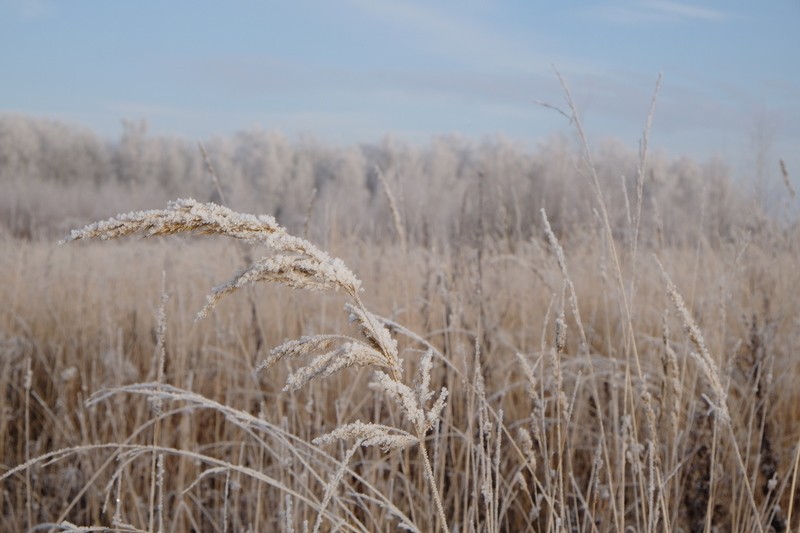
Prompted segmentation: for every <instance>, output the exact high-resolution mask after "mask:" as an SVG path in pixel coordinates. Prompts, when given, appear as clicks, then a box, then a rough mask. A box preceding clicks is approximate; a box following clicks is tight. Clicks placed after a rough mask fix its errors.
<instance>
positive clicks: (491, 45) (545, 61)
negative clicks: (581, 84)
mask: <svg viewBox="0 0 800 533" xmlns="http://www.w3.org/2000/svg"><path fill="white" fill-rule="evenodd" d="M348 4H349V5H350V6H352V7H354V8H356V9H358V10H360V11H362V12H364V13H367V14H369V15H370V16H372V17H374V18H376V19H379V20H381V21H382V23H386V24H390V25H392V26H395V27H398V28H401V29H403V30H404V31H405V32H406V33H407V34H408V35H409V36H413V37H412V38H413V40H414V41H415V42H416V43H420V44H422V46H424V47H425V48H426V51H427V52H432V53H435V54H437V55H439V56H441V57H444V58H447V59H450V60H453V61H456V62H459V63H461V64H462V65H463V66H470V67H474V66H475V65H476V64H482V65H489V66H491V68H492V69H493V70H496V69H498V68H500V69H508V70H513V71H517V72H528V73H539V74H543V73H549V72H550V64H552V63H557V64H558V65H559V66H560V67H561V68H564V69H565V70H587V69H591V68H592V67H591V65H588V64H587V65H578V64H572V60H571V59H569V58H563V57H553V55H552V54H547V55H543V54H542V53H541V51H539V50H537V45H536V43H531V42H530V40H529V39H523V38H519V37H517V38H515V37H514V36H513V35H510V34H509V33H508V32H505V33H504V32H502V31H500V30H498V29H497V28H492V27H491V26H490V25H488V24H486V23H484V22H483V21H482V20H480V16H479V15H475V16H472V17H470V16H469V15H468V14H467V15H465V14H464V10H458V9H449V10H447V11H444V10H442V9H439V8H436V7H432V6H431V4H429V3H423V2H410V1H401V0H348ZM466 11H467V12H468V11H469V10H466ZM541 47H542V45H541V43H539V45H538V48H541Z"/></svg>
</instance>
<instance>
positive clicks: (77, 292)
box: [0, 165, 800, 532]
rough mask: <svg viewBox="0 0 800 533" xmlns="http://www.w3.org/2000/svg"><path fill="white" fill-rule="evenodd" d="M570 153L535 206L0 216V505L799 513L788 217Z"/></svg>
mask: <svg viewBox="0 0 800 533" xmlns="http://www.w3.org/2000/svg"><path fill="white" fill-rule="evenodd" d="M641 167H643V165H642V166H641ZM585 168H588V169H589V170H588V171H587V170H584V172H583V173H582V179H583V181H581V182H580V183H575V184H573V186H574V187H578V188H580V190H582V191H584V193H585V196H586V197H588V198H589V200H588V202H587V203H586V204H583V203H581V204H577V203H574V204H569V203H565V202H562V203H561V204H559V206H558V209H559V211H560V212H561V216H560V217H559V220H560V222H559V223H557V224H556V223H553V224H552V228H551V224H550V220H549V219H548V216H549V215H550V212H548V211H546V210H539V208H538V206H537V207H531V208H528V207H527V206H526V205H522V206H518V207H519V209H518V210H517V212H516V215H514V216H513V217H512V216H511V215H509V213H507V212H503V213H500V214H498V212H497V211H494V212H492V210H491V209H489V208H487V207H486V206H484V205H483V204H482V198H484V197H487V198H488V196H486V195H488V194H489V193H492V194H495V193H496V191H491V190H490V189H489V187H488V186H487V187H486V189H482V188H478V189H477V190H473V191H472V193H471V194H470V195H467V196H465V200H464V202H463V205H462V208H461V214H462V215H463V216H464V217H466V216H469V217H471V218H470V219H469V220H470V221H472V224H471V225H470V226H469V231H465V232H463V233H462V234H460V235H457V236H455V237H452V238H450V239H442V238H437V237H436V235H435V234H431V233H430V232H429V231H428V230H429V229H430V228H428V226H426V225H424V224H423V225H422V226H417V225H415V223H416V221H414V220H409V219H408V218H409V217H408V211H406V212H405V213H400V210H398V208H397V204H396V203H395V202H394V199H393V198H392V196H391V194H390V193H389V194H388V195H387V196H388V199H387V202H386V204H385V205H384V207H383V209H382V211H379V213H381V216H382V217H384V218H382V219H381V220H382V221H383V222H382V223H384V222H386V221H389V225H388V226H387V227H388V228H392V227H394V229H395V232H394V234H392V233H390V232H388V231H386V232H383V233H382V234H380V235H378V234H370V233H368V232H367V233H366V234H365V232H364V231H359V230H358V228H357V227H356V228H354V227H350V228H348V227H344V226H342V225H340V224H338V223H337V222H336V221H335V219H334V218H328V219H326V218H324V217H317V218H316V219H315V221H314V223H313V227H312V228H311V230H312V231H311V233H310V234H311V235H316V236H318V237H320V239H319V241H321V242H324V248H325V252H323V251H321V250H320V249H319V248H317V247H315V246H314V245H312V244H311V243H310V242H309V240H306V239H304V238H300V237H292V236H290V234H289V233H287V232H285V231H284V230H283V228H281V227H280V226H278V225H277V223H275V221H274V219H271V217H259V218H256V217H249V216H244V215H241V214H238V213H237V212H234V211H230V210H227V209H224V208H219V207H215V206H213V205H211V204H204V203H200V202H187V201H183V202H179V203H173V204H170V207H169V208H166V209H165V206H164V205H163V204H162V205H152V206H150V207H151V208H154V209H157V210H156V211H151V212H147V213H138V214H133V215H130V216H127V217H121V218H117V219H116V220H115V221H112V222H108V223H104V224H101V225H95V226H89V227H87V228H86V229H84V230H82V232H78V233H73V234H72V239H74V240H76V241H77V242H69V243H66V244H62V245H60V246H59V245H57V244H56V241H57V239H53V238H38V239H37V238H30V235H28V236H15V235H10V234H5V235H2V234H0V250H2V253H0V302H2V305H0V398H2V410H0V458H1V459H0V460H1V461H2V464H1V465H0V468H2V470H0V481H1V482H2V503H1V504H0V505H2V512H1V513H0V529H1V530H3V531H26V530H37V531H39V530H54V531H109V530H110V531H125V532H140V531H165V532H166V531H170V532H172V531H174V532H189V531H197V532H201V531H202V532H205V531H211V532H229V531H237V532H238V531H253V532H256V531H316V530H320V531H334V530H335V531H354V532H358V531H395V530H410V531H420V532H430V531H464V532H467V531H487V532H494V531H598V532H604V531H642V532H650V531H654V532H655V531H659V532H660V531H667V532H672V531H675V532H678V531H685V532H689V531H691V532H701V531H735V532H753V531H762V532H766V531H776V532H783V531H790V530H792V531H797V530H798V528H800V479H798V478H800V386H798V380H800V358H798V355H797V354H798V353H799V352H800V298H798V294H800V293H799V292H798V287H800V269H798V268H797V266H798V264H800V229H799V228H798V226H797V224H796V223H795V224H791V223H787V222H785V221H776V220H773V219H771V218H770V217H769V216H768V215H767V214H764V213H762V212H761V211H760V210H759V208H758V206H757V205H755V204H753V205H751V204H746V203H745V204H742V203H737V202H734V200H733V198H734V197H735V195H733V194H732V193H731V192H730V191H729V190H723V189H722V188H721V187H720V188H718V189H715V188H713V186H712V187H710V188H704V189H703V191H704V194H705V195H706V196H705V197H704V198H703V199H701V200H700V201H699V202H698V203H697V204H694V203H690V202H691V201H694V199H693V198H692V197H691V196H686V197H685V198H684V200H683V201H681V200H680V198H679V197H678V196H676V195H674V194H673V195H672V196H661V197H658V198H656V197H655V196H653V197H652V198H653V199H652V200H647V198H650V197H649V196H648V194H650V188H651V187H653V186H654V185H653V183H652V181H647V180H646V179H645V176H646V174H645V173H643V172H642V173H640V174H641V175H640V176H639V177H638V178H637V179H636V180H635V182H634V186H633V187H631V188H630V197H629V196H628V189H625V196H624V198H620V196H619V189H612V188H610V187H608V186H606V185H605V182H603V181H602V179H600V180H598V178H597V175H595V174H594V173H593V168H594V167H591V166H589V167H585ZM615 179H616V178H615ZM601 182H602V184H601ZM381 183H382V184H383V186H385V187H387V189H386V190H389V189H390V184H389V183H388V182H387V181H386V180H384V179H383V178H381ZM712 185H713V184H712ZM623 189H624V187H623ZM487 191H489V192H487ZM484 193H485V194H484ZM476 194H477V195H478V196H476ZM497 195H498V196H499V193H497ZM565 198H566V197H565ZM670 198H671V200H670ZM736 198H739V197H736ZM467 199H469V201H467ZM643 204H644V206H643ZM693 205H699V206H700V207H699V208H698V209H695V210H692V209H689V207H688V206H693ZM741 205H747V206H748V208H747V209H740V206H741ZM584 206H587V207H586V209H584ZM472 208H474V209H472ZM686 209H689V211H688V212H687V211H686ZM392 211H394V213H392ZM309 212H310V210H309ZM455 212H458V209H456V210H455ZM576 212H577V213H579V215H575V213H576ZM468 213H469V215H468ZM376 216H377V215H376ZM504 216H508V217H511V218H514V219H515V220H516V230H515V229H514V228H515V225H514V224H506V225H504V224H502V221H503V220H504V219H503V217H504ZM570 216H572V217H573V218H569V217H570ZM331 217H333V215H331ZM296 218H299V219H300V220H302V219H303V217H302V216H298V217H296ZM554 220H555V219H554ZM521 221H532V222H530V224H529V227H528V226H526V227H525V228H524V231H520V230H519V228H520V227H521V226H522V222H521ZM570 221H572V222H570ZM90 222H92V220H85V221H83V223H86V224H88V223H90ZM300 228H302V225H297V226H295V229H296V230H297V231H293V233H294V234H295V235H303V234H304V233H305V232H304V231H302V230H301V229H300ZM414 228H416V229H417V230H418V231H417V230H415V231H414V232H407V230H408V229H414ZM129 233H130V234H136V235H138V236H142V235H146V234H152V236H151V237H149V238H147V239H139V238H137V237H136V236H127V234H129ZM177 233H181V234H183V235H172V234H177ZM190 234H191V235H190ZM365 235H366V236H365ZM100 239H113V240H111V242H100ZM326 252H327V253H326ZM327 254H330V255H327ZM334 258H340V260H341V261H340V260H339V259H334ZM245 269H246V270H245ZM228 280H230V281H228ZM214 287H218V289H213V288H214ZM208 294H213V295H214V298H213V299H212V300H207V299H206V295H208ZM201 310H205V311H207V312H204V313H203V315H204V316H202V317H200V318H198V312H200V311H201Z"/></svg>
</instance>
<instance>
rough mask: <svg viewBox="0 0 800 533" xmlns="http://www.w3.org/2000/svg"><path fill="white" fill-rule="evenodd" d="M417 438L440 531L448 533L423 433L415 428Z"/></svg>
mask: <svg viewBox="0 0 800 533" xmlns="http://www.w3.org/2000/svg"><path fill="white" fill-rule="evenodd" d="M417 439H419V449H420V453H421V454H422V462H423V464H424V465H425V474H426V475H427V476H428V482H429V483H430V484H431V493H432V494H433V501H434V502H435V503H436V510H437V512H438V513H439V520H441V521H442V531H444V532H445V533H448V532H449V531H450V529H449V528H448V527H447V517H446V516H445V514H444V507H443V506H442V498H441V497H440V495H439V491H438V490H436V478H435V477H434V475H433V468H432V467H431V462H430V460H429V459H428V450H427V448H426V447H425V434H424V433H423V432H421V431H419V429H417Z"/></svg>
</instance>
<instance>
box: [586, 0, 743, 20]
mask: <svg viewBox="0 0 800 533" xmlns="http://www.w3.org/2000/svg"><path fill="white" fill-rule="evenodd" d="M586 14H587V15H590V16H593V17H601V18H603V19H605V20H606V21H609V22H613V23H616V24H629V25H637V24H660V23H661V24H663V23H680V22H690V21H700V22H722V21H724V20H727V19H729V18H730V17H731V15H730V13H727V12H725V11H720V10H718V9H709V8H705V7H698V6H694V5H690V4H685V3H681V2H673V1H671V0H642V1H637V2H607V3H604V4H600V5H596V6H593V7H591V8H589V9H588V10H587V12H586Z"/></svg>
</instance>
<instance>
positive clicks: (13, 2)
mask: <svg viewBox="0 0 800 533" xmlns="http://www.w3.org/2000/svg"><path fill="white" fill-rule="evenodd" d="M0 5H6V6H8V7H10V8H11V10H12V11H14V12H15V13H16V14H17V15H18V16H19V17H22V18H24V19H35V18H39V17H41V16H43V15H46V14H47V13H48V12H49V11H50V9H51V6H50V4H49V3H48V2H47V1H46V0H2V1H0Z"/></svg>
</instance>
